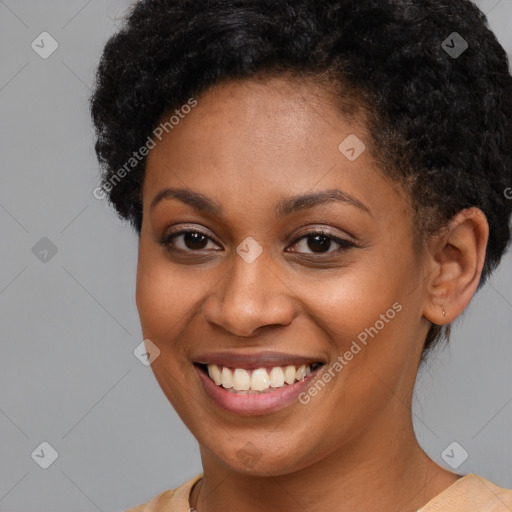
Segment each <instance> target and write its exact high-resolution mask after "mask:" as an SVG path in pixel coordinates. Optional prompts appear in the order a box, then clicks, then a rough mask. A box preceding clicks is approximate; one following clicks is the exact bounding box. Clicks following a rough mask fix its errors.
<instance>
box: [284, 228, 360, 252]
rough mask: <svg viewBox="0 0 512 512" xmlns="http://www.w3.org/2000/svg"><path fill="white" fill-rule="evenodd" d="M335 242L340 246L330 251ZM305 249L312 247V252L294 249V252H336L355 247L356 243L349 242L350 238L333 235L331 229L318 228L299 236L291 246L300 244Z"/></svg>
mask: <svg viewBox="0 0 512 512" xmlns="http://www.w3.org/2000/svg"><path fill="white" fill-rule="evenodd" d="M333 242H334V244H336V245H338V246H339V248H338V249H336V250H334V251H329V249H330V248H331V247H332V245H333ZM301 244H302V247H303V248H304V249H310V250H311V252H309V253H308V252H305V251H300V250H299V251H292V252H305V254H326V253H327V254H334V253H339V252H342V251H343V250H346V249H349V248H351V247H355V244H353V243H352V242H349V241H348V240H344V239H343V238H340V237H338V236H335V235H333V234H332V233H330V232H329V231H323V230H316V231H310V232H309V233H306V234H305V235H303V236H301V237H299V238H298V239H297V240H296V241H295V242H294V243H293V245H292V246H291V247H293V246H295V245H296V246H300V245H301Z"/></svg>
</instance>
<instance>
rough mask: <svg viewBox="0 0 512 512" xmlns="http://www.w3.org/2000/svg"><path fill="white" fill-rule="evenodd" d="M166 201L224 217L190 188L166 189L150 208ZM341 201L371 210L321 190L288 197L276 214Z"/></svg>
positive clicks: (338, 193)
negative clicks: (171, 200) (176, 201)
mask: <svg viewBox="0 0 512 512" xmlns="http://www.w3.org/2000/svg"><path fill="white" fill-rule="evenodd" d="M165 199H178V200H180V201H181V202H183V203H185V204H188V205H189V206H191V207H192V208H194V209H196V210H198V211H201V212H205V213H209V214H212V215H217V216H220V215H222V212H223V208H222V206H221V204H220V203H218V202H217V201H214V200H213V199H211V198H209V197H208V196H206V195H204V194H201V193H200V192H195V191H193V190H191V189H189V188H164V189H163V190H161V191H160V192H158V194H157V195H156V196H155V197H154V198H153V200H152V201H151V205H150V207H149V209H150V210H152V209H153V208H154V207H155V206H156V205H157V204H158V203H159V202H161V201H162V200H165ZM331 201H339V202H342V203H345V204H349V205H352V206H355V207H357V208H359V209H361V210H363V211H365V212H367V213H370V209H369V208H368V207H367V206H366V205H365V204H363V203H362V202H361V201H359V200H358V199H356V198H355V197H353V196H351V195H350V194H347V193H346V192H343V191H341V190H338V189H328V190H320V191H318V192H311V193H309V194H302V195H298V196H292V197H288V198H286V199H284V200H282V201H279V202H278V203H277V204H276V207H275V208H276V213H277V215H278V216H280V217H286V216H287V215H290V214H291V213H293V212H297V211H300V210H305V209H309V208H313V207H314V206H317V205H320V204H325V203H329V202H331Z"/></svg>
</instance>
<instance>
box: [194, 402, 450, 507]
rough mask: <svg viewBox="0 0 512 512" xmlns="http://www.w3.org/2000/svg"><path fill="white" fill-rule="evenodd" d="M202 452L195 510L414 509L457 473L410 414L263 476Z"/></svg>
mask: <svg viewBox="0 0 512 512" xmlns="http://www.w3.org/2000/svg"><path fill="white" fill-rule="evenodd" d="M402 406H403V404H402ZM395 413H396V411H395ZM382 425H386V426H387V429H386V430H383V429H382V428H380V427H382ZM201 456H202V460H203V469H204V471H203V472H204V477H203V479H202V480H201V482H200V483H199V485H197V486H196V488H195V489H194V493H193V495H192V497H191V506H192V507H193V508H195V509H197V511H198V512H213V511H216V510H223V511H224V512H235V511H237V512H238V511H240V510H244V512H261V510H262V509H264V510H265V511H266V512H278V511H279V512H282V510H292V509H294V508H296V509H298V510H300V509H303V510H308V512H324V511H325V510H336V511H338V512H349V511H353V510H379V511H382V512H388V511H389V512H396V511H397V510H400V512H416V511H417V510H418V509H419V508H421V507H422V506H424V505H425V504H426V503H427V502H428V501H429V500H431V499H432V498H434V497H435V496H437V495H438V494H439V493H441V492H442V491H443V490H444V489H446V488H447V487H448V486H450V485H451V484H453V483H454V482H455V481H456V480H457V475H454V474H453V473H450V472H449V471H446V470H444V469H443V468H441V467H440V466H438V465H437V464H436V463H434V462H433V461H432V460H431V459H430V458H429V457H428V456H427V455H426V454H425V453H424V452H423V450H422V449H421V447H420V446H419V444H418V442H417V440H416V438H415V436H414V431H413V427H412V422H411V421H409V422H407V425H406V426H405V427H402V428H400V426H399V425H397V419H396V416H395V420H394V421H393V420H392V419H391V420H390V418H387V419H386V420H385V421H383V422H379V426H377V425H375V426H374V427H373V428H369V429H368V430H367V431H366V432H365V433H364V434H363V435H361V436H360V437H359V438H358V439H357V440H354V441H353V442H352V443H351V444H350V447H343V448H341V449H339V450H338V451H336V452H333V453H331V454H329V455H328V456H326V457H324V458H322V459H321V460H320V461H319V462H316V463H314V464H311V465H309V466H307V467H305V468H303V469H300V470H298V471H296V472H293V473H289V474H285V475H272V473H271V469H272V468H269V472H268V474H267V475H263V476H261V475H259V476H254V475H248V474H247V473H241V472H236V471H234V470H233V469H232V468H228V467H226V466H224V465H222V464H221V463H220V462H219V461H218V459H216V458H215V457H214V456H213V455H212V454H211V453H209V452H208V451H207V450H206V449H204V447H202V448H201Z"/></svg>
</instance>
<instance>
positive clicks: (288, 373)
mask: <svg viewBox="0 0 512 512" xmlns="http://www.w3.org/2000/svg"><path fill="white" fill-rule="evenodd" d="M284 381H285V382H286V384H293V383H294V382H295V366H291V365H290V366H287V367H286V368H285V369H284Z"/></svg>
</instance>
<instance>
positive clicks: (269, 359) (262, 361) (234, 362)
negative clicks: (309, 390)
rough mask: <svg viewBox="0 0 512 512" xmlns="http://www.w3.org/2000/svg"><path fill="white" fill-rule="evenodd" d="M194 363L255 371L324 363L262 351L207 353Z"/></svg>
mask: <svg viewBox="0 0 512 512" xmlns="http://www.w3.org/2000/svg"><path fill="white" fill-rule="evenodd" d="M193 362H194V363H199V364H206V365H208V364H217V365H219V366H227V367H228V368H244V369H245V370H255V369H257V368H271V367H273V366H288V365H296V366H300V365H302V364H312V363H320V364H325V363H326V361H325V360H324V359H322V358H319V357H318V356H313V355H312V356H310V357H308V356H300V355H294V354H286V353H284V352H274V351H264V352H256V353H249V352H247V353H242V352H227V351H226V352H207V353H203V354H199V355H197V356H196V357H194V358H193Z"/></svg>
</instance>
